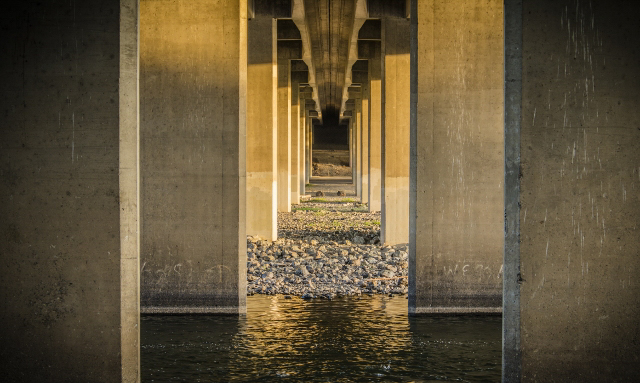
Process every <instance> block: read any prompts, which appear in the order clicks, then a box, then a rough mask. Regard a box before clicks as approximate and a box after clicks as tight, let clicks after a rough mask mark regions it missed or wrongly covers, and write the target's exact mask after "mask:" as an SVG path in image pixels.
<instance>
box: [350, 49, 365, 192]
mask: <svg viewBox="0 0 640 383" xmlns="http://www.w3.org/2000/svg"><path fill="white" fill-rule="evenodd" d="M362 63H363V64H366V61H362ZM365 67H366V65H365ZM352 78H353V80H354V81H356V82H357V83H359V84H361V97H362V98H361V103H360V108H361V114H360V116H361V118H362V129H361V130H360V140H361V142H362V145H361V152H360V158H359V160H360V163H361V170H360V172H361V177H362V181H361V182H362V195H361V197H360V202H361V203H366V204H368V203H369V79H368V74H367V71H365V70H360V71H355V70H354V71H353V76H352Z"/></svg>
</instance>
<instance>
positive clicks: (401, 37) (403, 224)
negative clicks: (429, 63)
mask: <svg viewBox="0 0 640 383" xmlns="http://www.w3.org/2000/svg"><path fill="white" fill-rule="evenodd" d="M382 25H383V35H382V53H383V54H382V57H383V71H382V73H383V78H382V88H383V89H382V92H383V93H382V94H383V103H382V105H383V108H382V144H381V148H382V153H381V155H382V207H381V212H382V214H381V228H380V239H381V241H382V242H383V243H386V244H390V245H395V244H401V243H408V242H409V21H408V20H406V19H402V18H392V17H389V18H386V19H385V20H383V23H382Z"/></svg>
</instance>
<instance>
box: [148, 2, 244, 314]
mask: <svg viewBox="0 0 640 383" xmlns="http://www.w3.org/2000/svg"><path fill="white" fill-rule="evenodd" d="M140 5H141V10H140V28H141V31H140V39H141V43H140V45H141V54H140V56H141V57H140V61H141V75H140V92H141V100H140V103H141V162H142V163H141V167H142V223H143V224H142V262H141V275H142V277H141V278H142V306H143V312H148V313H163V312H171V313H173V312H193V313H196V312H212V313H219V312H222V313H238V312H243V311H244V310H245V300H246V287H245V284H246V276H245V273H246V266H245V262H246V261H245V257H246V234H245V210H244V208H245V169H246V166H245V129H246V125H245V119H246V116H245V110H246V77H245V73H246V62H247V57H246V52H247V46H246V41H247V35H246V3H245V2H244V1H229V2H224V3H212V2H210V1H205V0H200V1H190V2H188V3H184V2H181V3H175V2H173V1H169V0H160V1H150V0H143V1H141V3H140Z"/></svg>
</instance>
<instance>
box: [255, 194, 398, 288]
mask: <svg viewBox="0 0 640 383" xmlns="http://www.w3.org/2000/svg"><path fill="white" fill-rule="evenodd" d="M312 201H313V200H312ZM315 204H322V205H320V206H321V207H318V206H317V205H314V202H310V203H306V204H304V209H300V210H297V211H294V212H292V213H279V214H278V236H279V238H281V239H278V240H277V241H274V242H271V241H267V240H264V239H261V238H254V237H249V238H248V239H247V292H248V294H250V295H251V294H284V295H289V296H291V295H296V296H299V297H302V298H320V297H322V298H329V299H331V298H333V297H336V296H346V295H359V294H406V293H407V289H408V287H407V286H408V283H407V282H408V281H407V275H408V266H409V263H408V249H407V246H384V247H382V246H380V244H379V232H380V226H379V225H380V221H379V219H380V214H376V213H367V212H362V211H357V209H358V207H357V206H356V205H357V204H353V203H351V205H349V202H347V203H344V202H339V203H331V201H330V202H329V203H326V202H325V203H322V202H320V203H318V202H315ZM350 206H351V207H350ZM354 207H355V209H354ZM349 209H350V210H356V211H349Z"/></svg>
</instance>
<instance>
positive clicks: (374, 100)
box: [361, 41, 382, 212]
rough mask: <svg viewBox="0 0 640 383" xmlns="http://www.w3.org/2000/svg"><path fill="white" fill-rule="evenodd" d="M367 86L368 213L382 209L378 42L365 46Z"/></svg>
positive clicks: (380, 60)
mask: <svg viewBox="0 0 640 383" xmlns="http://www.w3.org/2000/svg"><path fill="white" fill-rule="evenodd" d="M367 45H368V46H369V47H370V48H369V49H368V55H363V56H362V57H361V58H366V59H367V61H368V69H369V71H368V85H369V116H368V117H369V118H368V119H369V211H371V212H378V211H380V210H381V209H382V157H381V155H382V146H381V144H382V56H381V55H382V52H381V49H382V48H381V43H380V41H376V42H369V43H368V44H367Z"/></svg>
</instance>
